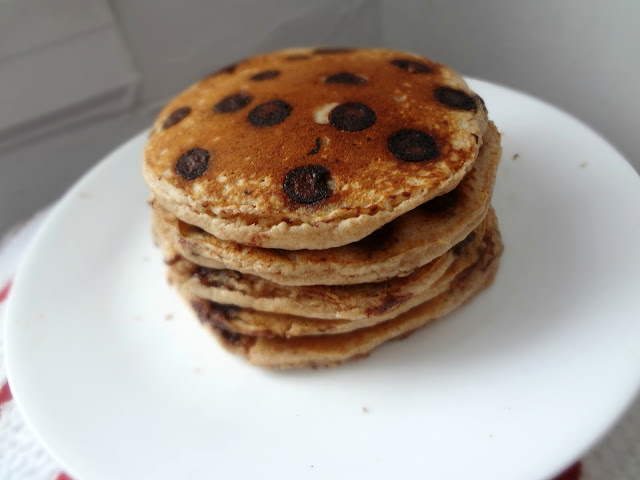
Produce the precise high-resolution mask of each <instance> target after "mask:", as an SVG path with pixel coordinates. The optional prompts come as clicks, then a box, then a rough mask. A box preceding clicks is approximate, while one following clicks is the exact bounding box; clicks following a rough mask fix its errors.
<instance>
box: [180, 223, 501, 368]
mask: <svg viewBox="0 0 640 480" xmlns="http://www.w3.org/2000/svg"><path fill="white" fill-rule="evenodd" d="M496 233H497V232H496ZM501 252H502V243H501V240H500V236H499V234H497V235H496V236H494V237H493V238H492V241H491V242H488V244H487V250H486V251H485V252H484V254H483V255H481V256H480V257H479V258H478V261H477V262H476V263H474V264H473V265H471V266H469V267H467V268H466V269H464V270H463V271H461V272H459V273H458V274H457V275H456V276H455V277H454V278H453V280H452V281H451V282H450V283H449V285H448V288H447V289H446V291H444V292H443V293H441V294H439V295H437V296H436V297H434V298H432V299H431V300H428V301H426V302H424V303H422V304H420V305H418V306H416V307H414V308H413V309H411V310H409V311H408V312H405V313H403V314H401V315H399V316H398V317H396V318H394V319H391V320H388V321H386V322H382V323H378V324H376V325H373V326H370V327H365V328H359V329H357V330H352V331H348V332H346V333H336V334H333V335H326V334H325V335H306V336H298V337H285V336H274V335H271V336H269V335H264V334H263V335H247V334H241V333H236V332H234V331H231V330H229V329H228V328H227V327H226V325H225V323H224V322H220V321H219V320H220V318H223V319H225V318H226V319H228V318H232V317H233V315H235V314H236V312H237V308H235V307H231V306H226V310H225V309H224V308H223V309H220V308H216V309H211V303H210V302H208V301H206V300H202V299H198V298H193V297H191V298H189V297H187V298H188V299H190V300H191V305H192V307H193V308H194V310H195V311H196V313H197V315H198V317H199V318H200V320H201V322H202V323H203V324H204V325H205V326H206V328H208V329H209V330H210V331H211V332H212V333H213V334H214V336H215V337H216V338H217V339H218V340H219V341H220V343H221V344H222V345H223V346H224V347H225V348H226V349H227V350H229V351H230V352H232V353H235V354H238V355H241V356H244V357H245V358H246V359H248V360H249V362H250V363H252V364H254V365H258V366H263V367H270V368H292V367H307V366H311V367H317V366H335V365H338V364H340V363H342V362H344V361H346V360H349V359H354V358H360V357H364V356H367V355H369V353H371V351H372V350H373V349H375V348H376V347H378V346H379V345H381V344H382V343H384V342H385V341H387V340H391V339H399V338H404V337H405V336H407V335H409V334H410V333H412V332H413V331H415V330H416V329H418V328H420V327H422V326H424V325H426V324H427V323H429V322H431V321H433V320H435V319H437V318H440V317H442V316H444V315H446V314H448V313H450V312H452V311H453V310H455V309H456V308H457V307H459V306H460V305H462V304H463V303H465V302H467V301H468V300H470V299H471V298H472V297H473V296H474V295H475V294H477V293H478V292H479V291H481V290H482V289H483V288H485V287H487V286H488V285H490V284H491V282H492V281H493V278H494V276H495V273H496V271H497V268H498V261H499V257H500V254H501ZM479 321H480V319H479ZM316 322H318V321H317V320H308V321H307V324H315V323H316ZM335 322H342V321H336V320H334V321H333V322H331V321H321V322H320V324H321V325H326V326H330V325H332V324H333V323H335ZM334 331H335V330H334ZM425 355H428V352H425Z"/></svg>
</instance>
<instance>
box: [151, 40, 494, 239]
mask: <svg viewBox="0 0 640 480" xmlns="http://www.w3.org/2000/svg"><path fill="white" fill-rule="evenodd" d="M486 125H487V116H486V109H485V108H484V105H483V103H482V101H481V99H480V98H479V97H478V96H477V95H475V94H474V93H473V92H472V91H470V90H469V88H468V86H467V85H466V83H465V82H464V80H463V79H462V78H461V77H460V76H458V75H457V74H456V73H454V72H453V71H451V70H450V69H449V68H447V67H445V66H443V65H440V64H437V63H435V62H433V61H431V60H428V59H425V58H422V57H420V56H418V55H414V54H409V53H402V52H396V51H392V50H384V49H353V50H350V49H341V50H338V51H336V50H332V49H318V50H312V49H297V50H295V51H292V50H288V51H282V52H276V53H272V54H267V55H262V56H258V57H253V58H250V59H247V60H244V61H242V62H240V63H238V64H236V65H234V66H232V67H229V68H227V69H224V70H223V71H221V72H219V73H218V74H215V75H212V76H211V77H209V78H207V79H205V80H202V81H201V82H199V83H197V84H196V85H194V86H192V87H191V88H189V89H188V90H186V91H185V92H184V93H182V94H180V95H178V96H177V97H176V98H175V99H174V100H172V101H171V102H170V103H169V104H168V105H167V106H166V107H165V108H164V109H163V110H162V111H161V113H160V115H159V117H158V120H157V121H156V123H155V126H154V128H153V132H152V137H151V139H150V141H149V143H148V144H147V147H146V149H145V159H144V164H143V173H144V177H145V180H146V182H147V183H148V185H149V187H150V188H151V191H152V193H153V195H154V196H155V197H156V199H157V201H158V202H159V203H160V204H162V206H163V207H164V208H166V209H167V210H169V211H170V212H171V213H173V214H174V215H176V216H177V217H178V218H180V219H181V220H183V221H185V222H187V223H190V224H192V225H196V226H198V227H200V228H203V229H204V230H206V231H208V232H209V233H211V234H213V235H215V236H216V237H217V238H219V239H221V240H231V241H235V242H239V243H242V244H246V245H251V246H261V247H267V248H282V249H291V250H297V249H326V248H330V247H336V246H340V245H345V244H347V243H351V242H355V241H357V240H359V239H361V238H363V237H365V236H367V235H368V234H370V233H372V232H373V231H375V230H376V229H378V228H380V227H381V226H382V225H384V224H386V223H388V222H390V221H391V220H393V219H394V218H396V217H398V216H400V215H401V214H403V213H405V212H407V211H409V210H411V209H413V208H415V207H417V206H418V205H420V204H423V203H425V202H426V201H428V200H430V199H431V198H434V197H435V196H438V195H442V194H444V193H446V192H448V191H450V190H452V189H453V188H454V187H455V186H456V185H457V184H458V183H459V182H460V180H461V179H462V177H463V176H464V175H465V174H466V173H467V172H468V171H469V170H470V169H471V167H472V166H473V163H474V161H475V159H476V157H477V154H478V151H479V149H480V146H481V144H482V142H483V135H484V132H485V129H486Z"/></svg>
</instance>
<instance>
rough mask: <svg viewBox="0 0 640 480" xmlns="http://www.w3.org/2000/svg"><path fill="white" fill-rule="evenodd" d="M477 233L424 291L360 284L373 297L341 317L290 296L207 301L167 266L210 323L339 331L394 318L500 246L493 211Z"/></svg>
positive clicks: (267, 330) (245, 328)
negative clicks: (316, 314)
mask: <svg viewBox="0 0 640 480" xmlns="http://www.w3.org/2000/svg"><path fill="white" fill-rule="evenodd" d="M480 232H481V233H479V235H478V236H477V237H476V238H474V239H473V241H472V242H470V243H471V244H469V245H464V246H461V248H463V249H464V250H463V252H461V254H460V255H453V256H452V257H453V261H451V262H450V263H449V266H448V268H447V269H446V270H445V272H444V273H443V274H442V275H440V276H439V277H438V278H437V279H434V281H433V283H432V284H431V285H429V286H427V287H425V289H424V290H422V291H420V292H418V293H417V294H416V295H414V296H408V297H407V298H403V297H400V296H399V295H398V294H397V291H396V292H395V294H394V290H393V289H391V290H390V289H389V286H388V285H386V284H372V285H364V286H363V290H365V289H368V292H369V293H370V294H371V295H372V296H373V297H374V299H373V300H367V299H364V300H363V301H365V302H367V301H368V302H369V303H370V304H371V308H370V309H369V311H365V312H364V315H361V316H353V318H344V316H343V317H341V318H336V316H335V315H334V314H332V313H329V315H331V316H327V317H324V318H322V317H320V318H312V317H311V316H310V315H308V314H306V312H303V313H302V314H300V313H295V312H294V309H295V301H292V302H291V304H292V307H293V308H292V310H291V311H290V312H286V311H284V312H281V313H272V312H266V311H261V310H256V309H254V308H243V307H241V306H239V305H236V304H228V303H221V302H216V301H212V300H211V299H209V298H203V297H202V296H200V295H198V293H196V292H194V289H193V288H191V285H189V284H188V283H180V281H184V278H180V274H177V273H176V271H175V270H174V267H173V266H172V267H170V269H169V278H170V281H173V283H178V285H177V287H178V290H179V291H180V293H181V294H182V296H183V297H184V298H186V299H188V300H189V301H190V303H192V304H194V302H195V303H197V304H198V305H199V308H200V311H201V312H202V311H207V312H208V318H209V322H212V323H215V324H216V325H217V326H218V327H219V328H222V329H223V330H227V331H229V332H232V333H236V334H243V335H253V336H255V335H258V336H268V337H274V336H281V337H296V336H309V335H326V334H331V335H333V334H341V333H346V332H350V331H353V330H356V329H361V328H365V327H370V326H372V325H376V324H378V323H382V322H385V321H387V320H390V319H392V318H395V317H397V316H399V315H401V314H403V313H405V312H407V311H408V310H410V309H411V308H414V307H416V306H417V305H420V304H422V303H424V302H425V301H427V300H430V299H432V298H434V297H436V296H438V295H440V294H441V293H443V292H445V291H446V290H447V289H448V288H449V287H450V284H451V282H452V281H453V280H454V279H455V278H456V276H457V275H458V274H459V273H460V272H462V271H464V270H465V269H467V268H469V267H471V266H472V265H475V264H476V263H478V262H479V261H481V260H482V259H483V258H484V257H485V256H486V255H488V254H491V252H494V251H498V250H500V249H501V247H500V246H499V245H500V233H499V230H498V225H497V221H496V219H495V216H493V215H492V218H491V219H490V221H489V222H487V228H486V229H484V228H482V229H481V230H480ZM496 245H498V247H496ZM487 252H489V253H487ZM498 253H499V252H498ZM376 287H377V291H376ZM389 297H392V298H389ZM361 298H362V296H361ZM343 300H345V302H346V305H339V304H338V302H337V301H336V300H335V299H334V300H332V301H330V303H332V306H333V307H334V308H335V309H337V310H341V311H343V312H344V311H345V310H347V308H348V307H350V306H352V305H354V304H356V303H357V302H350V300H349V298H348V296H346V295H343ZM283 303H284V302H283ZM329 312H330V310H329Z"/></svg>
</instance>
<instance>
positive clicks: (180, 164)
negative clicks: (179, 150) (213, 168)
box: [176, 148, 209, 180]
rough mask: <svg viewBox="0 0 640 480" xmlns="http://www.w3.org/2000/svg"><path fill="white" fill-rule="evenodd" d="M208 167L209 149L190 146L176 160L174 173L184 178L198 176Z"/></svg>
mask: <svg viewBox="0 0 640 480" xmlns="http://www.w3.org/2000/svg"><path fill="white" fill-rule="evenodd" d="M207 168H209V151H208V150H204V149H202V148H192V149H191V150H189V151H188V152H187V153H185V154H183V155H182V156H181V157H180V158H179V159H178V161H177V162H176V173H177V174H178V175H180V176H181V177H182V178H184V179H186V180H194V179H196V178H198V177H200V176H201V175H202V174H203V173H204V172H206V171H207Z"/></svg>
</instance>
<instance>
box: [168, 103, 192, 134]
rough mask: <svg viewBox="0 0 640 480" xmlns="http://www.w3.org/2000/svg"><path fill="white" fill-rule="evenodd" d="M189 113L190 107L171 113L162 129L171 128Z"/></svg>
mask: <svg viewBox="0 0 640 480" xmlns="http://www.w3.org/2000/svg"><path fill="white" fill-rule="evenodd" d="M190 113H191V107H180V108H178V109H177V110H174V111H173V112H171V115H169V116H168V117H167V119H166V120H165V121H164V123H163V124H162V128H163V129H165V128H169V127H173V126H174V125H175V124H176V123H178V122H180V121H182V120H183V119H184V118H185V117H186V116H187V115H189V114H190Z"/></svg>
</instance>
